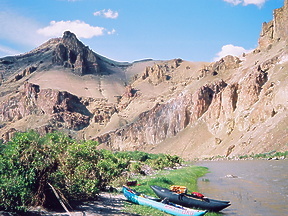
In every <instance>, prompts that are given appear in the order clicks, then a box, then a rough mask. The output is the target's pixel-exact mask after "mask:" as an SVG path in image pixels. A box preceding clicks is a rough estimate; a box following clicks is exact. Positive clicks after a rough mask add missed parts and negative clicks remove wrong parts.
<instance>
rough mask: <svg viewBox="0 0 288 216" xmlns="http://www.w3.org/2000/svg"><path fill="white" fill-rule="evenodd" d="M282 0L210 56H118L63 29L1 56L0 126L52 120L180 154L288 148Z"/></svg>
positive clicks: (112, 142)
mask: <svg viewBox="0 0 288 216" xmlns="http://www.w3.org/2000/svg"><path fill="white" fill-rule="evenodd" d="M287 22H288V0H286V1H285V5H284V6H283V7H282V8H279V9H276V10H275V11H274V19H273V20H272V21H271V22H269V23H264V24H263V27H262V32H261V34H260V38H259V46H258V48H257V49H255V50H254V51H252V52H251V53H246V54H243V55H242V56H241V57H235V56H226V57H224V58H222V59H220V60H219V61H217V62H212V63H206V62H188V61H185V60H182V59H173V60H170V61H153V60H144V61H139V62H133V63H119V62H115V61H112V60H109V59H107V58H105V57H103V56H100V55H98V54H96V53H94V52H93V51H92V50H91V49H89V48H88V47H87V46H85V45H84V44H83V43H81V42H80V41H79V40H78V39H77V38H76V36H75V35H74V34H73V33H71V32H65V33H64V35H63V37H62V38H57V39H51V40H49V41H48V42H46V43H45V44H43V45H42V46H40V47H38V48H36V49H34V50H32V51H31V52H29V53H25V54H23V55H20V56H14V57H6V58H2V59H0V79H1V81H0V82H1V86H0V101H1V104H0V134H1V135H2V139H3V140H4V141H7V140H9V138H10V137H11V136H12V135H13V133H14V132H15V131H25V130H27V129H35V130H38V131H39V132H40V133H47V132H49V131H54V130H57V131H58V130H60V131H63V132H65V133H68V134H70V135H71V136H73V137H77V138H84V139H94V140H97V141H98V142H99V143H101V145H100V147H102V148H110V149H113V150H144V151H148V152H154V153H158V152H163V153H170V154H177V155H180V156H182V157H184V158H187V159H191V158H194V157H210V156H215V155H222V156H234V155H244V154H251V153H263V152H270V151H287V150H288V137H287V134H288V133H287V130H288V112H287V105H288V104H287V103H288V94H287V92H288V87H287V86H288V79H287V75H288V28H287Z"/></svg>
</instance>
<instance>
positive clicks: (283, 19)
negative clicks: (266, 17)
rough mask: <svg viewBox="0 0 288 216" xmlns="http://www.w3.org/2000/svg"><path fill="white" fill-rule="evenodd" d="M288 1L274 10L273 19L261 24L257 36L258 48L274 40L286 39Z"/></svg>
mask: <svg viewBox="0 0 288 216" xmlns="http://www.w3.org/2000/svg"><path fill="white" fill-rule="evenodd" d="M287 23H288V1H287V0H285V2H284V6H283V7H281V8H278V9H275V10H274V13H273V20H272V21H270V22H268V23H266V22H264V23H263V25H262V31H261V33H260V38H259V41H258V43H259V48H260V49H265V48H267V47H269V45H271V44H272V43H274V42H277V41H279V40H287V39H288V25H287Z"/></svg>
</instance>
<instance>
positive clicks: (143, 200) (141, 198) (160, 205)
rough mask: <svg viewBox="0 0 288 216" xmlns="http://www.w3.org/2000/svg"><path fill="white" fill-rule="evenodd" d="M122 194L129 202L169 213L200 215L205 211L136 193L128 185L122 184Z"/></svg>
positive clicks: (178, 215) (179, 215) (180, 215)
mask: <svg viewBox="0 0 288 216" xmlns="http://www.w3.org/2000/svg"><path fill="white" fill-rule="evenodd" d="M122 191H123V193H124V196H125V197H126V198H127V199H128V200H129V201H131V202H133V203H136V204H139V205H144V206H150V207H153V208H155V209H158V210H161V211H163V212H166V213H168V214H171V215H176V216H182V215H194V216H202V215H205V214H206V212H207V211H203V210H195V209H190V208H185V207H183V206H180V205H176V204H174V203H171V202H167V201H166V202H165V201H164V202H161V200H160V199H157V198H155V197H150V196H146V195H144V194H141V193H138V192H136V191H135V190H133V189H131V188H130V187H127V186H125V185H124V186H123V189H122Z"/></svg>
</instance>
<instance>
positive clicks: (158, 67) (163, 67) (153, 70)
mask: <svg viewBox="0 0 288 216" xmlns="http://www.w3.org/2000/svg"><path fill="white" fill-rule="evenodd" d="M181 62H182V59H174V60H173V61H172V63H164V64H163V63H162V64H155V65H153V66H148V67H146V69H145V72H144V73H143V74H142V79H143V80H145V79H148V82H150V83H152V84H153V85H157V84H159V83H161V82H164V81H165V80H169V79H170V76H169V72H171V71H173V70H174V69H176V68H177V67H179V65H180V64H181Z"/></svg>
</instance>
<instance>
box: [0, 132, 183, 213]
mask: <svg viewBox="0 0 288 216" xmlns="http://www.w3.org/2000/svg"><path fill="white" fill-rule="evenodd" d="M97 145H98V144H97V142H94V141H76V140H73V139H71V138H69V137H68V136H66V135H64V134H61V133H50V134H46V135H45V136H42V137H41V136H40V135H39V134H38V133H36V132H34V131H29V132H26V133H17V134H16V135H15V136H14V138H13V139H12V140H11V141H10V142H8V143H0V153H1V154H0V200H1V202H0V210H10V211H25V210H27V207H29V206H32V205H44V204H45V202H46V198H47V196H46V194H45V193H46V192H47V185H48V183H51V184H52V185H53V186H54V187H55V188H56V189H57V190H58V191H60V192H61V193H62V194H64V196H65V197H66V198H68V200H70V201H71V200H86V199H91V198H94V197H95V196H97V194H98V193H99V191H100V190H102V189H104V188H105V187H106V186H107V185H109V184H110V183H111V182H112V181H114V180H116V179H117V178H120V177H122V178H123V175H124V173H127V172H131V170H132V171H133V172H136V173H141V171H142V170H141V167H142V166H143V165H145V164H146V165H147V164H150V165H151V166H152V167H154V168H155V169H162V168H164V167H173V166H175V164H176V163H180V162H181V160H180V158H179V157H177V156H170V155H164V154H160V155H153V154H149V153H144V152H138V151H136V152H117V153H113V152H111V151H108V150H98V149H97Z"/></svg>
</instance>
